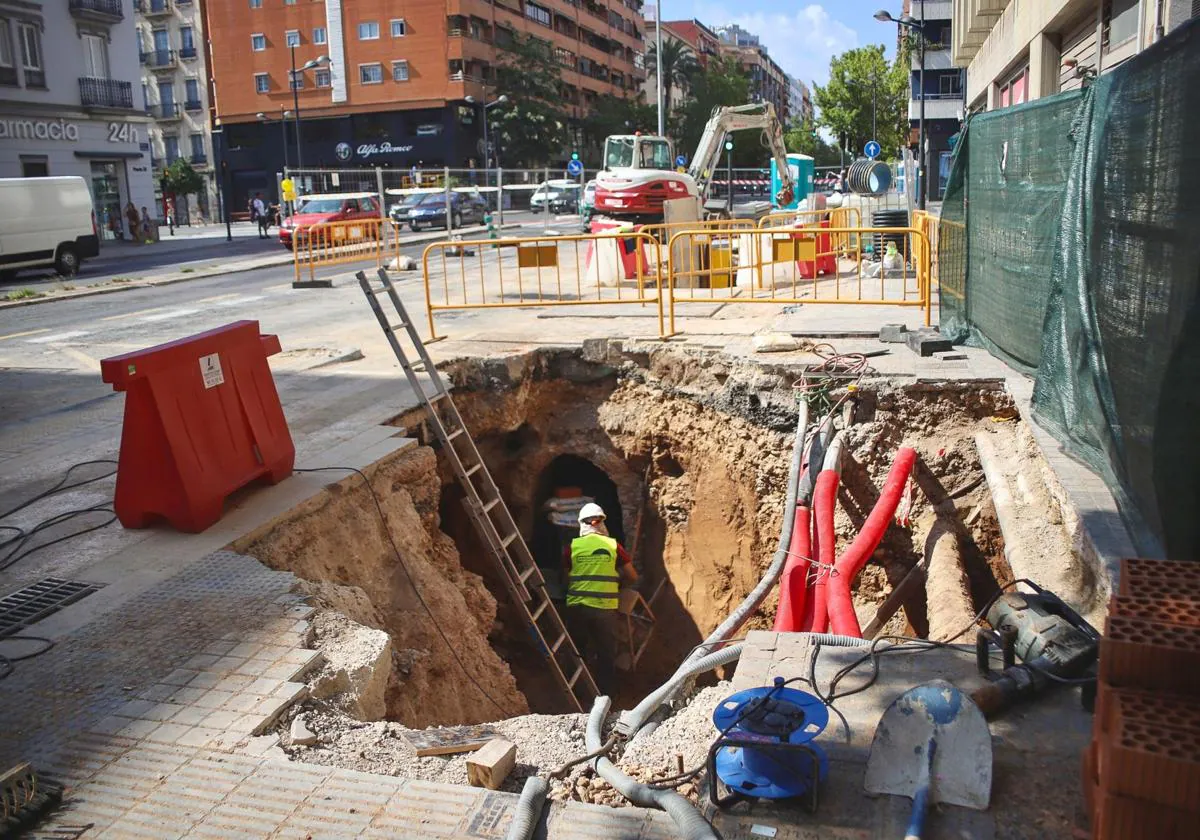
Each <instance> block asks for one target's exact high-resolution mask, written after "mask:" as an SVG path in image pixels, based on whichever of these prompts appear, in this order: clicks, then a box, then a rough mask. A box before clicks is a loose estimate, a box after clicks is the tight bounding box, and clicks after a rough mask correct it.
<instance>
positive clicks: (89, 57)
mask: <svg viewBox="0 0 1200 840" xmlns="http://www.w3.org/2000/svg"><path fill="white" fill-rule="evenodd" d="M80 40H81V41H83V73H84V75H85V76H91V77H92V78H93V79H107V78H108V39H107V38H105V37H104V36H103V35H92V34H90V33H84V34H83V35H81V36H80Z"/></svg>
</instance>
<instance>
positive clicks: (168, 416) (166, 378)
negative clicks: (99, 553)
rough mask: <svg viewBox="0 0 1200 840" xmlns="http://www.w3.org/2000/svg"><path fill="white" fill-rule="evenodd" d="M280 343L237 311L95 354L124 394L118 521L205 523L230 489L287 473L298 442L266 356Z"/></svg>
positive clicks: (192, 527) (129, 524)
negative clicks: (195, 330) (175, 336)
mask: <svg viewBox="0 0 1200 840" xmlns="http://www.w3.org/2000/svg"><path fill="white" fill-rule="evenodd" d="M278 352H279V339H278V338H277V337H276V336H273V335H261V334H260V333H259V331H258V322H257V321H238V322H236V323H233V324H228V325H226V326H224V327H219V328H217V329H215V330H209V331H208V332H204V333H200V334H198V335H193V336H190V337H188V338H181V339H179V340H178V341H172V342H170V343H168V344H160V345H158V346H157V347H150V348H148V349H146V350H138V351H136V352H134V353H126V354H125V355H123V356H114V357H112V358H111V359H104V360H103V361H102V362H101V363H100V372H101V376H102V377H103V379H104V381H105V382H109V383H111V384H112V386H113V390H114V391H124V392H125V394H126V396H125V422H124V425H123V426H122V428H121V455H120V459H119V461H118V466H117V491H116V498H115V500H114V503H113V507H114V509H115V510H116V513H117V517H118V518H119V519H120V520H121V524H122V525H124V526H125V527H126V528H144V527H146V526H147V525H148V524H150V522H151V521H152V520H154V519H155V518H159V517H161V518H165V519H166V520H167V521H168V522H170V523H171V525H173V526H174V527H175V528H177V529H178V530H180V531H188V532H198V531H203V530H204V529H205V528H207V527H208V526H209V525H212V524H213V523H214V522H216V521H217V520H218V519H220V518H221V508H222V505H223V503H224V500H225V497H226V496H228V495H229V494H230V493H232V492H233V491H234V490H237V489H238V488H239V487H243V486H245V485H246V484H248V483H250V482H251V481H254V480H255V479H257V478H262V477H265V478H266V479H267V480H268V481H270V482H271V483H272V484H274V483H276V482H279V481H282V480H283V479H285V478H287V477H288V476H289V475H291V473H292V465H293V463H294V462H295V459H296V448H295V446H294V445H293V444H292V436H291V434H290V433H289V432H288V427H287V420H286V419H284V416H283V408H282V407H281V406H280V404H279V394H278V393H277V392H276V390H275V381H274V380H273V379H272V378H271V370H270V368H269V367H268V366H267V356H270V355H273V354H275V353H278Z"/></svg>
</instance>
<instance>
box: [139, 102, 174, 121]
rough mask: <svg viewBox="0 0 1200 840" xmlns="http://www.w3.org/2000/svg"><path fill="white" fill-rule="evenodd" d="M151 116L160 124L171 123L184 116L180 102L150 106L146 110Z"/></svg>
mask: <svg viewBox="0 0 1200 840" xmlns="http://www.w3.org/2000/svg"><path fill="white" fill-rule="evenodd" d="M146 110H147V111H149V112H150V116H152V117H154V119H156V120H158V121H160V122H171V121H174V120H177V119H179V118H180V117H182V116H183V110H182V109H181V108H180V107H179V103H178V102H167V103H166V104H163V105H150V106H149V107H147V108H146Z"/></svg>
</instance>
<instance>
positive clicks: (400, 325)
mask: <svg viewBox="0 0 1200 840" xmlns="http://www.w3.org/2000/svg"><path fill="white" fill-rule="evenodd" d="M407 328H408V321H401V322H400V323H398V324H388V325H387V326H386V327H384V329H385V330H387V331H388V332H392V333H394V332H395V331H396V330H403V329H407Z"/></svg>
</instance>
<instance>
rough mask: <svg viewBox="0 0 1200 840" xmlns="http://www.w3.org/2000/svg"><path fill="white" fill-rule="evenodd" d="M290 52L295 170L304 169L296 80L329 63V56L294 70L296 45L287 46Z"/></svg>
mask: <svg viewBox="0 0 1200 840" xmlns="http://www.w3.org/2000/svg"><path fill="white" fill-rule="evenodd" d="M289 46H290V48H291V51H292V75H290V76H289V77H288V79H289V80H290V81H291V84H292V113H293V114H294V115H295V117H296V168H297V169H303V168H304V151H303V149H302V148H301V146H300V89H299V88H298V87H297V86H296V81H297V79H299V78H300V74H301V73H303V72H304V71H306V70H312V69H313V68H314V67H323V66H325V65H326V64H328V63H329V56H327V55H322V56H318V57H316V58H314V59H312V60H311V61H306V62H304V64H302V65H300V67H299V69H297V68H296V45H295V44H291V45H289Z"/></svg>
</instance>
